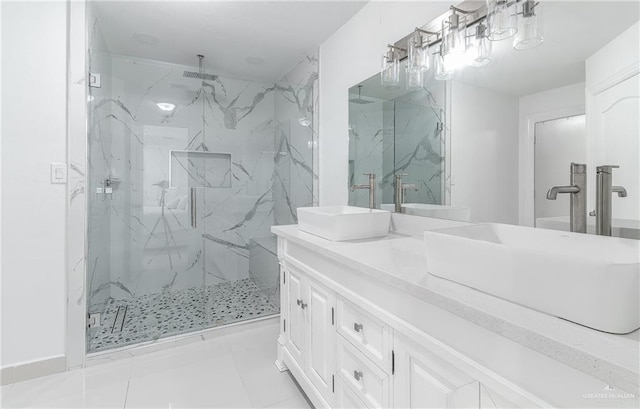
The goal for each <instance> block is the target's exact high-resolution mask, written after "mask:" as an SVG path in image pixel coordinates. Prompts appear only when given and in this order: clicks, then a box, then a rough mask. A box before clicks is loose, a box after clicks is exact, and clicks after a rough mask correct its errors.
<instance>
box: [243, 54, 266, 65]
mask: <svg viewBox="0 0 640 409" xmlns="http://www.w3.org/2000/svg"><path fill="white" fill-rule="evenodd" d="M244 62H246V63H247V64H249V65H262V64H264V59H262V58H260V57H251V56H249V57H247V58H245V59H244Z"/></svg>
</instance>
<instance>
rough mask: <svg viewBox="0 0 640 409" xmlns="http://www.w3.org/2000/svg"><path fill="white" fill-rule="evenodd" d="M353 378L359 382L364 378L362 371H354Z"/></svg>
mask: <svg viewBox="0 0 640 409" xmlns="http://www.w3.org/2000/svg"><path fill="white" fill-rule="evenodd" d="M353 377H354V378H356V381H359V380H360V379H361V378H362V372H361V371H353Z"/></svg>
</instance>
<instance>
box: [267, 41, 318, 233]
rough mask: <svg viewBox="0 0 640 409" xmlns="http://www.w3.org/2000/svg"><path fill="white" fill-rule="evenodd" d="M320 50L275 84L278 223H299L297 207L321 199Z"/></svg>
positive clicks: (274, 184)
mask: <svg viewBox="0 0 640 409" xmlns="http://www.w3.org/2000/svg"><path fill="white" fill-rule="evenodd" d="M318 108H319V105H318V49H316V50H314V51H313V52H312V53H309V55H307V56H306V57H305V58H304V59H303V60H302V61H300V63H298V64H297V65H296V66H295V67H294V68H293V69H292V70H291V71H290V72H289V73H288V74H287V75H285V76H284V77H283V78H282V79H281V80H280V81H278V82H277V83H276V85H275V120H276V128H275V146H274V150H275V156H274V158H275V169H274V176H273V194H274V217H275V224H276V225H282V224H292V223H297V221H298V218H297V215H296V208H298V207H303V206H314V205H317V198H318V191H317V189H318V169H317V164H318V158H317V152H318V150H317V144H318V122H319V121H317V119H316V118H317V115H318Z"/></svg>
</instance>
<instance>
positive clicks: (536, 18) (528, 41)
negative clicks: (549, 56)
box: [513, 0, 544, 51]
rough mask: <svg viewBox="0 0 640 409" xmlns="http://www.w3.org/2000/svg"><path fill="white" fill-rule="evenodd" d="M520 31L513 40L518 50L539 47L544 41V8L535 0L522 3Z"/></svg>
mask: <svg viewBox="0 0 640 409" xmlns="http://www.w3.org/2000/svg"><path fill="white" fill-rule="evenodd" d="M519 16H520V18H519V20H518V33H517V34H516V37H515V38H514V40H513V48H515V49H516V50H519V51H520V50H528V49H531V48H535V47H538V46H539V45H541V44H542V42H543V41H544V37H543V35H542V8H541V7H540V5H539V4H536V3H535V2H534V1H533V0H526V1H525V2H524V3H522V11H521V12H520V13H519Z"/></svg>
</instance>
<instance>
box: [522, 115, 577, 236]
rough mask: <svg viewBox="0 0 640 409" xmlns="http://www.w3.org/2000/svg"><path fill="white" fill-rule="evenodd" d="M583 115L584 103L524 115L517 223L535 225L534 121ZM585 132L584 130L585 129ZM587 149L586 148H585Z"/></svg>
mask: <svg viewBox="0 0 640 409" xmlns="http://www.w3.org/2000/svg"><path fill="white" fill-rule="evenodd" d="M579 115H585V105H576V106H572V107H568V108H561V109H554V110H550V111H546V112H541V113H536V114H532V115H528V116H526V117H524V123H525V124H526V133H525V135H524V140H523V138H522V137H521V140H520V155H521V156H520V157H521V160H522V163H521V166H520V173H519V175H518V179H519V180H518V185H519V186H520V188H519V190H520V192H519V206H518V207H519V212H518V213H519V224H520V225H521V226H529V227H534V226H535V199H534V195H533V194H534V188H535V146H534V144H535V131H536V123H538V122H545V121H552V120H555V119H562V118H569V117H572V116H579ZM585 132H586V130H585ZM587 149H588V148H587Z"/></svg>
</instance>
